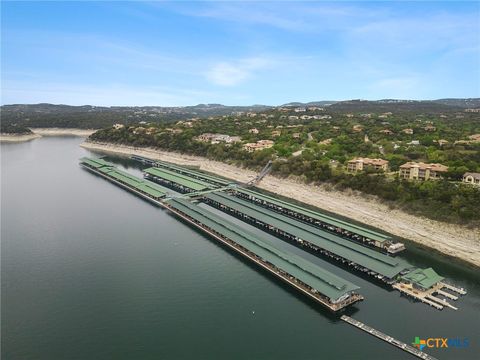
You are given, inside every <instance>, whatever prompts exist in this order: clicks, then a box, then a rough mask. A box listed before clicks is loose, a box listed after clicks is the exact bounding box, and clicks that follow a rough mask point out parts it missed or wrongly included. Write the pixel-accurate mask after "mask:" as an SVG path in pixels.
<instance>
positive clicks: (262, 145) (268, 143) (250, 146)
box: [243, 140, 273, 152]
mask: <svg viewBox="0 0 480 360" xmlns="http://www.w3.org/2000/svg"><path fill="white" fill-rule="evenodd" d="M272 146H273V141H272V140H259V141H257V142H256V143H247V144H244V145H243V148H244V149H245V150H246V151H248V152H254V151H257V150H263V149H268V148H271V147H272Z"/></svg>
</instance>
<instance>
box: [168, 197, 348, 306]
mask: <svg viewBox="0 0 480 360" xmlns="http://www.w3.org/2000/svg"><path fill="white" fill-rule="evenodd" d="M165 202H166V203H168V204H169V205H170V206H172V207H173V208H175V209H178V210H180V211H182V212H183V213H185V214H187V215H188V216H190V217H192V218H194V219H196V220H197V221H199V222H201V223H202V224H204V225H206V226H208V227H209V228H211V229H213V230H215V231H216V232H218V233H220V234H222V235H224V236H226V237H228V238H229V239H231V240H233V241H235V242H236V243H237V244H239V245H241V246H242V247H244V248H246V249H248V250H249V251H251V252H253V253H255V254H256V255H258V256H260V257H261V258H262V259H264V260H266V261H268V262H270V263H271V264H273V265H275V266H276V267H277V268H279V269H282V270H283V271H285V272H287V273H289V274H290V275H292V276H294V277H296V278H297V279H299V280H301V281H302V282H304V283H305V284H308V285H309V286H311V287H312V288H314V289H316V290H318V291H319V292H320V293H322V294H323V295H325V296H327V297H329V298H330V299H332V300H336V299H338V298H339V297H341V296H342V295H345V294H347V293H348V292H350V291H352V290H355V289H358V286H356V285H354V284H352V283H350V282H349V281H347V280H344V279H342V278H340V277H339V276H337V275H335V274H333V273H331V272H329V271H327V270H325V269H323V268H321V267H319V266H318V265H315V264H313V263H311V262H309V261H307V260H305V259H303V258H301V257H299V256H296V255H293V254H289V253H286V252H283V251H281V250H279V249H277V248H275V247H274V246H273V245H272V244H271V243H269V242H267V241H266V240H265V239H261V238H259V237H258V236H256V235H255V234H253V233H251V232H249V231H247V230H245V229H243V228H241V227H240V226H238V225H236V224H234V223H232V222H230V221H228V220H226V219H224V218H222V217H220V216H218V215H216V214H214V213H212V212H211V211H208V210H206V209H204V208H201V207H199V206H197V205H194V204H192V203H191V202H189V201H188V200H185V199H179V198H172V199H168V200H166V201H165Z"/></svg>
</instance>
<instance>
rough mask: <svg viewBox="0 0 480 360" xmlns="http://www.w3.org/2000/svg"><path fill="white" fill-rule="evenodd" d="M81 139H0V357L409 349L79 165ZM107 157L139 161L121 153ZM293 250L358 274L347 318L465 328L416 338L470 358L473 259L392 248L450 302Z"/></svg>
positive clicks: (369, 355)
mask: <svg viewBox="0 0 480 360" xmlns="http://www.w3.org/2000/svg"><path fill="white" fill-rule="evenodd" d="M82 141H83V140H82V139H80V138H75V137H50V138H41V139H37V140H34V141H31V142H26V143H16V144H2V145H1V160H2V163H1V170H2V174H1V180H2V184H1V190H2V193H1V194H2V198H1V275H2V279H1V280H2V284H1V286H2V287H1V300H2V308H1V316H2V324H1V332H2V350H1V351H2V359H45V360H52V359H409V358H412V357H411V356H410V355H408V354H407V353H404V352H403V351H401V350H399V349H397V348H395V347H393V346H391V345H389V344H387V343H384V342H382V341H381V340H379V339H376V338H374V337H372V336H370V335H368V334H366V333H364V332H361V331H360V330H358V329H356V328H353V327H352V326H351V325H348V324H345V323H343V322H342V321H340V320H339V319H338V317H337V316H334V315H331V314H330V313H329V312H327V311H325V310H324V309H323V308H321V307H320V306H319V305H317V304H315V303H313V302H311V301H310V300H307V299H306V298H304V297H303V296H301V295H299V294H297V293H296V292H295V291H293V290H291V289H290V288H288V287H287V286H286V285H284V284H282V283H280V282H279V281H277V280H275V279H274V278H272V277H271V276H270V275H267V274H266V273H264V272H263V271H261V270H259V269H258V268H257V267H256V266H254V265H252V264H250V263H249V262H246V261H245V260H243V259H241V258H239V257H238V256H236V255H234V254H232V253H231V252H230V251H228V250H226V249H225V248H223V247H221V246H219V245H217V243H216V242H215V241H214V240H211V239H210V238H208V237H207V236H204V235H203V234H201V233H199V232H198V231H196V230H194V229H193V228H191V227H189V226H188V225H186V224H184V223H182V222H180V221H178V220H177V219H176V218H175V217H174V216H172V215H170V214H169V213H167V212H166V211H165V210H162V209H160V208H157V207H155V206H152V205H151V204H150V203H148V202H146V201H144V200H142V199H140V198H138V197H136V196H134V195H132V194H131V193H129V192H127V191H125V190H123V189H121V188H119V187H117V186H115V185H113V184H111V183H109V182H107V181H105V180H104V179H102V178H99V177H97V176H94V175H92V174H91V173H89V172H87V171H85V170H84V169H82V168H81V167H80V166H79V165H78V159H79V158H80V157H82V156H84V155H89V154H90V153H89V152H88V151H86V150H84V149H82V148H80V147H79V146H78V145H79V144H80V143H81V142H82ZM109 160H110V161H113V162H116V163H118V164H119V165H120V166H123V167H126V168H127V169H128V171H130V172H132V173H135V174H140V168H139V167H138V165H137V164H135V163H134V162H131V161H129V160H125V159H121V158H115V157H109ZM386 221H388V219H386ZM256 231H258V230H256ZM278 243H279V245H280V246H282V247H283V248H285V249H290V250H293V251H295V252H297V253H299V254H302V253H303V252H302V251H301V250H298V249H296V248H293V247H291V246H290V245H288V244H286V243H284V242H281V241H278ZM303 256H305V257H307V258H309V259H312V260H313V261H315V262H317V263H319V264H321V265H322V266H324V267H326V268H328V269H329V270H331V271H333V272H335V273H336V274H338V275H340V276H342V277H344V278H346V279H348V280H350V281H352V282H354V283H355V284H357V285H359V286H360V287H361V290H360V292H361V293H362V294H363V295H364V296H365V298H366V300H365V301H363V302H362V303H359V304H357V305H355V306H354V307H352V308H350V309H349V311H348V312H347V313H348V314H349V315H352V316H353V317H354V318H356V319H358V320H360V321H363V322H365V323H366V324H368V325H370V326H373V327H375V328H377V329H379V330H381V331H384V332H385V333H387V334H389V335H391V336H394V337H396V338H398V339H400V340H402V341H405V342H406V343H411V342H412V341H413V340H414V337H415V336H419V337H420V338H428V337H448V338H460V339H463V338H468V339H469V347H468V348H466V349H458V348H448V349H429V350H428V351H427V352H428V353H430V354H431V355H433V356H436V357H438V358H439V359H474V358H478V356H479V353H480V347H479V341H480V274H479V271H478V270H472V269H469V268H468V267H466V266H464V265H461V264H457V263H455V262H452V261H451V260H447V259H445V258H443V257H442V256H439V255H436V254H431V253H430V252H429V251H427V250H425V249H423V248H421V247H410V248H409V250H408V252H406V253H405V254H404V255H402V256H403V257H405V258H406V259H407V260H408V261H410V262H412V263H415V264H416V265H419V266H423V267H428V266H432V267H434V268H435V269H436V270H437V271H438V272H439V273H440V274H442V275H443V276H445V277H447V278H448V279H449V281H450V282H452V283H453V284H456V285H458V286H461V287H464V288H467V290H468V295H467V296H465V297H462V298H461V299H460V300H459V301H457V302H456V304H455V305H456V306H458V307H459V310H458V311H453V310H449V309H447V310H443V311H438V310H435V309H433V308H431V307H429V306H427V305H424V304H421V303H415V302H412V301H411V300H409V299H407V298H405V297H402V296H401V295H400V294H399V293H398V292H395V291H390V290H388V289H385V288H383V287H381V286H379V285H376V284H373V283H372V282H370V281H369V280H367V279H363V278H361V277H359V276H357V275H355V274H353V273H349V272H347V271H345V270H342V269H339V268H337V267H336V266H334V265H332V264H329V263H326V262H324V261H322V260H320V259H318V258H315V257H314V256H312V255H309V254H304V253H303Z"/></svg>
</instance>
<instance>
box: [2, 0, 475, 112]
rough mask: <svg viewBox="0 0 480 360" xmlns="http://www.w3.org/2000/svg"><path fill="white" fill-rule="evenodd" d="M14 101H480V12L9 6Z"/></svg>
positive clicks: (5, 57)
mask: <svg viewBox="0 0 480 360" xmlns="http://www.w3.org/2000/svg"><path fill="white" fill-rule="evenodd" d="M1 16H2V25H1V26H2V29H1V30H2V43H1V44H2V45H1V50H2V52H1V53H2V54H1V60H2V64H1V66H2V69H1V70H2V71H1V80H2V84H1V90H2V93H1V101H2V104H12V103H39V102H49V103H57V104H58V103H63V104H72V105H81V104H92V105H164V106H174V105H192V104H197V103H222V104H226V105H235V104H241V105H248V104H268V105H276V104H282V103H286V102H290V101H314V100H342V99H354V98H355V99H357V98H361V99H383V98H402V99H435V98H443V97H480V72H479V70H480V3H479V2H458V1H456V2H433V1H423V2H405V1H399V2H392V1H390V2H378V1H376V2H358V1H356V2H343V1H341V2H312V1H310V2H295V3H293V2H273V1H268V2H253V1H248V2H233V1H226V2H185V1H181V2H180V1H176V2H164V1H153V2H138V1H135V2H105V1H100V2H92V1H83V2H58V1H57V2H23V1H15V2H3V1H2V14H1Z"/></svg>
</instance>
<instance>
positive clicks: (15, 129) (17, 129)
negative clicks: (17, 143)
mask: <svg viewBox="0 0 480 360" xmlns="http://www.w3.org/2000/svg"><path fill="white" fill-rule="evenodd" d="M0 133H2V134H18V135H23V134H31V133H32V131H31V130H30V129H29V128H26V127H25V126H21V125H16V124H9V123H4V122H3V121H2V122H0Z"/></svg>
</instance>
